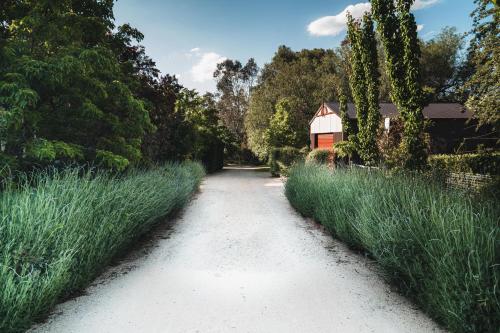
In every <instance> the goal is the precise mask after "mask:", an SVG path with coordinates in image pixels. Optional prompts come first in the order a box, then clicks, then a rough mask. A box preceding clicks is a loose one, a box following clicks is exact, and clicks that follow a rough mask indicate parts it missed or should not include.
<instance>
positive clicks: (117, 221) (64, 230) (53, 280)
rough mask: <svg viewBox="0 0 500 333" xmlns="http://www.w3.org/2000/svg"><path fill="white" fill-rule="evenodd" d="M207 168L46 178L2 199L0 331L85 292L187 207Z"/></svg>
mask: <svg viewBox="0 0 500 333" xmlns="http://www.w3.org/2000/svg"><path fill="white" fill-rule="evenodd" d="M203 174H204V171H203V168H202V167H201V166H200V165H199V164H197V163H183V164H168V165H165V166H162V167H156V168H153V169H151V170H147V171H140V170H136V171H131V172H129V173H128V174H126V175H121V176H113V175H111V174H108V173H97V174H91V173H85V174H83V175H82V174H81V170H72V171H63V172H56V173H52V174H50V175H49V174H42V175H37V176H34V178H33V179H30V180H29V181H28V180H27V181H26V182H25V184H24V185H21V187H18V186H16V187H15V188H7V189H6V190H5V191H4V192H3V193H1V194H0V332H19V331H23V330H24V329H26V328H28V327H29V326H30V325H31V324H32V323H33V321H35V320H37V319H39V318H41V317H43V316H44V315H46V313H47V312H48V311H49V310H50V308H51V307H52V306H53V305H54V304H55V303H56V302H57V301H58V300H59V299H61V297H64V296H66V295H68V294H69V293H71V292H74V291H76V290H78V289H80V288H83V287H85V286H86V285H87V284H88V283H89V282H90V281H91V280H92V279H94V278H95V277H96V275H97V274H98V273H99V272H100V271H101V270H102V269H103V268H104V267H105V266H106V265H107V264H109V263H110V261H111V260H112V258H113V257H114V256H116V255H117V254H119V253H120V252H121V251H122V250H124V249H125V248H126V247H127V246H129V245H130V243H131V242H133V241H134V240H135V239H136V238H137V237H138V236H140V235H141V234H143V233H145V232H146V231H148V230H149V229H150V228H151V227H152V226H153V224H155V223H156V222H158V220H159V219H160V218H162V217H165V216H166V215H168V214H170V213H172V212H173V211H175V210H177V209H179V208H181V207H182V206H183V205H184V204H185V203H186V202H187V201H188V200H189V198H190V196H191V195H192V193H193V192H194V191H195V190H196V189H197V187H198V185H199V183H200V181H201V179H202V177H203Z"/></svg>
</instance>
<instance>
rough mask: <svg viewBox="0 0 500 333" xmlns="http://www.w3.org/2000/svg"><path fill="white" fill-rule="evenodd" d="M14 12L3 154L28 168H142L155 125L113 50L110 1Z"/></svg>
mask: <svg viewBox="0 0 500 333" xmlns="http://www.w3.org/2000/svg"><path fill="white" fill-rule="evenodd" d="M14 6H17V8H16V10H11V11H9V12H11V13H15V14H14V15H13V16H12V18H11V19H8V20H6V21H4V23H3V24H5V22H10V23H7V24H9V35H8V37H7V40H6V41H5V42H4V49H7V50H8V52H5V53H4V54H5V55H7V58H6V59H5V58H4V59H3V60H4V61H5V65H4V66H2V68H1V69H0V92H1V93H0V110H1V112H2V114H1V118H2V141H3V142H2V147H4V148H3V149H2V154H3V155H7V156H10V158H11V159H14V160H15V161H16V162H17V163H20V164H23V165H25V166H27V167H28V166H31V165H33V164H34V163H35V164H45V163H54V162H60V161H65V160H68V161H79V162H84V161H90V162H92V163H99V164H102V165H104V166H108V167H112V168H116V169H123V168H124V167H126V166H127V165H128V164H133V163H138V162H139V161H140V160H141V157H142V156H141V149H140V148H141V141H142V138H143V136H144V134H145V133H147V132H149V131H152V130H153V126H152V125H151V123H150V121H149V116H148V111H147V109H146V108H145V107H144V103H143V101H141V100H140V99H138V98H137V97H136V96H135V95H134V93H133V88H134V87H133V86H132V85H131V84H130V82H131V80H130V78H129V77H128V75H126V73H125V72H124V71H122V67H121V65H122V63H121V62H120V59H119V57H118V55H117V53H115V49H114V48H113V47H112V44H113V43H115V42H116V39H114V37H115V35H114V34H113V33H112V29H113V28H114V24H113V12H112V7H113V1H111V0H106V1H95V0H86V1H37V2H33V3H24V2H15V4H14ZM140 37H141V36H132V38H131V39H130V41H131V40H134V39H135V40H137V41H139V40H140ZM127 46H130V45H125V46H124V48H125V47H127ZM11 55H15V56H11Z"/></svg>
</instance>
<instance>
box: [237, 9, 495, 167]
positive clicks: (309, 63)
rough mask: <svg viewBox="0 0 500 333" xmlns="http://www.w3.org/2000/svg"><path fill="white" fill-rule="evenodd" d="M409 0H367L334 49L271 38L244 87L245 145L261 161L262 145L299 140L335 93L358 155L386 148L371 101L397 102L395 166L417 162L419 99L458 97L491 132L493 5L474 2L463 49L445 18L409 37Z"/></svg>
mask: <svg viewBox="0 0 500 333" xmlns="http://www.w3.org/2000/svg"><path fill="white" fill-rule="evenodd" d="M412 3H413V1H412V0H399V1H392V0H373V1H372V13H371V14H369V15H365V17H363V19H361V20H359V21H356V20H353V19H351V20H350V22H349V24H348V26H349V28H350V29H349V32H348V36H347V37H346V39H345V40H344V41H343V42H342V43H341V46H340V47H338V48H336V49H335V50H322V49H315V50H302V51H300V52H294V51H292V50H291V49H290V48H288V47H286V46H281V47H280V48H279V49H278V51H277V52H276V54H275V56H274V57H273V59H272V60H271V62H270V63H269V64H266V65H265V66H264V67H263V69H262V71H261V72H260V74H259V76H258V78H257V84H256V85H255V87H254V88H253V90H252V93H251V96H250V100H249V106H248V112H247V113H246V116H245V131H246V134H245V135H246V137H247V142H248V147H249V148H250V149H251V150H252V151H253V152H254V153H255V154H256V155H257V156H258V157H259V158H261V159H262V160H265V159H266V158H267V157H268V156H269V152H270V150H271V148H272V147H284V146H291V147H296V148H302V147H304V146H306V145H308V143H309V140H310V138H309V137H308V135H307V132H308V128H309V125H308V121H309V120H310V119H311V118H312V116H313V115H314V113H315V112H316V111H317V109H318V107H319V106H320V105H321V103H323V102H327V101H333V100H338V101H340V102H341V108H342V110H343V111H342V110H341V114H342V118H343V123H344V126H346V128H347V129H348V131H347V132H349V133H347V135H348V136H349V137H350V141H351V142H352V143H353V144H354V145H355V146H356V150H357V153H358V155H359V156H360V157H361V158H362V159H363V160H364V162H365V163H368V164H376V163H378V161H379V160H380V158H383V157H385V156H387V153H388V152H386V151H384V152H381V151H380V148H381V147H380V145H381V143H380V142H378V143H377V137H379V135H378V130H379V125H380V124H379V122H380V117H379V114H378V102H393V103H395V104H396V106H397V107H398V110H399V111H400V114H401V124H395V126H396V127H398V128H399V127H400V128H401V132H402V133H401V135H399V136H397V137H393V138H390V140H389V141H391V144H390V146H391V147H392V148H391V149H394V150H395V151H394V152H391V153H390V155H391V156H392V157H394V158H396V159H399V161H397V164H398V165H400V166H406V167H411V168H414V167H419V166H422V165H424V164H425V163H426V150H425V148H426V147H425V142H426V139H425V135H424V133H423V132H424V128H425V123H424V119H423V116H422V110H423V107H424V106H425V105H426V104H427V103H431V102H457V103H462V104H466V105H467V107H469V108H470V109H471V110H472V111H474V114H475V117H476V118H477V119H478V120H479V124H480V125H485V124H486V125H490V126H493V128H494V129H496V131H497V133H498V119H499V112H498V109H499V108H498V100H500V99H499V98H498V84H499V82H500V80H499V78H498V70H497V69H498V67H499V66H498V65H497V64H498V56H497V55H498V49H499V48H498V36H499V34H498V26H499V25H498V17H499V15H498V13H499V12H500V11H499V10H498V5H497V4H496V3H494V2H493V1H491V0H476V1H475V3H476V5H477V10H476V11H475V12H474V13H473V14H472V16H473V19H474V22H475V23H474V30H473V31H472V35H473V38H472V41H471V44H470V47H469V48H468V49H467V50H465V49H464V46H465V42H466V40H467V39H466V37H467V35H464V34H459V33H457V30H456V28H453V27H445V28H443V29H442V31H441V32H440V33H439V34H437V35H436V36H435V37H434V38H432V39H430V40H426V41H423V40H421V39H419V38H418V36H417V26H416V22H415V18H414V17H413V14H412V13H411V11H410V8H411V5H412ZM482 77H484V80H481V78H482ZM348 101H353V102H354V103H355V104H356V107H357V109H358V126H352V124H350V122H349V120H348V118H347V117H346V110H347V102H348ZM284 105H286V107H285V108H284ZM284 109H285V110H286V112H285V113H286V114H285V113H284ZM271 132H274V133H275V134H274V135H271V134H270V133H271ZM277 133H282V134H277ZM349 150H352V147H350V148H349Z"/></svg>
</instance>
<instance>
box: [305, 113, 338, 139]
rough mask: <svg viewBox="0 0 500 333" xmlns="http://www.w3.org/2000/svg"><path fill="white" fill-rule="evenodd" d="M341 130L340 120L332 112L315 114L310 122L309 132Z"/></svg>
mask: <svg viewBox="0 0 500 333" xmlns="http://www.w3.org/2000/svg"><path fill="white" fill-rule="evenodd" d="M335 132H337V133H338V132H342V120H341V119H340V117H339V116H337V115H336V114H334V113H330V114H327V115H325V116H317V117H315V118H314V119H313V121H312V122H311V134H318V133H335Z"/></svg>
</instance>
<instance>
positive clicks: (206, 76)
mask: <svg viewBox="0 0 500 333" xmlns="http://www.w3.org/2000/svg"><path fill="white" fill-rule="evenodd" d="M226 59H227V58H225V57H223V56H221V55H219V54H217V53H215V52H208V53H203V54H202V55H201V58H200V60H199V61H198V62H197V63H196V64H195V65H194V66H193V67H192V68H191V70H190V74H191V79H192V80H193V81H194V82H200V83H201V82H207V81H211V80H213V74H214V71H215V69H216V68H217V64H219V63H221V62H223V61H224V60H226Z"/></svg>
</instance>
